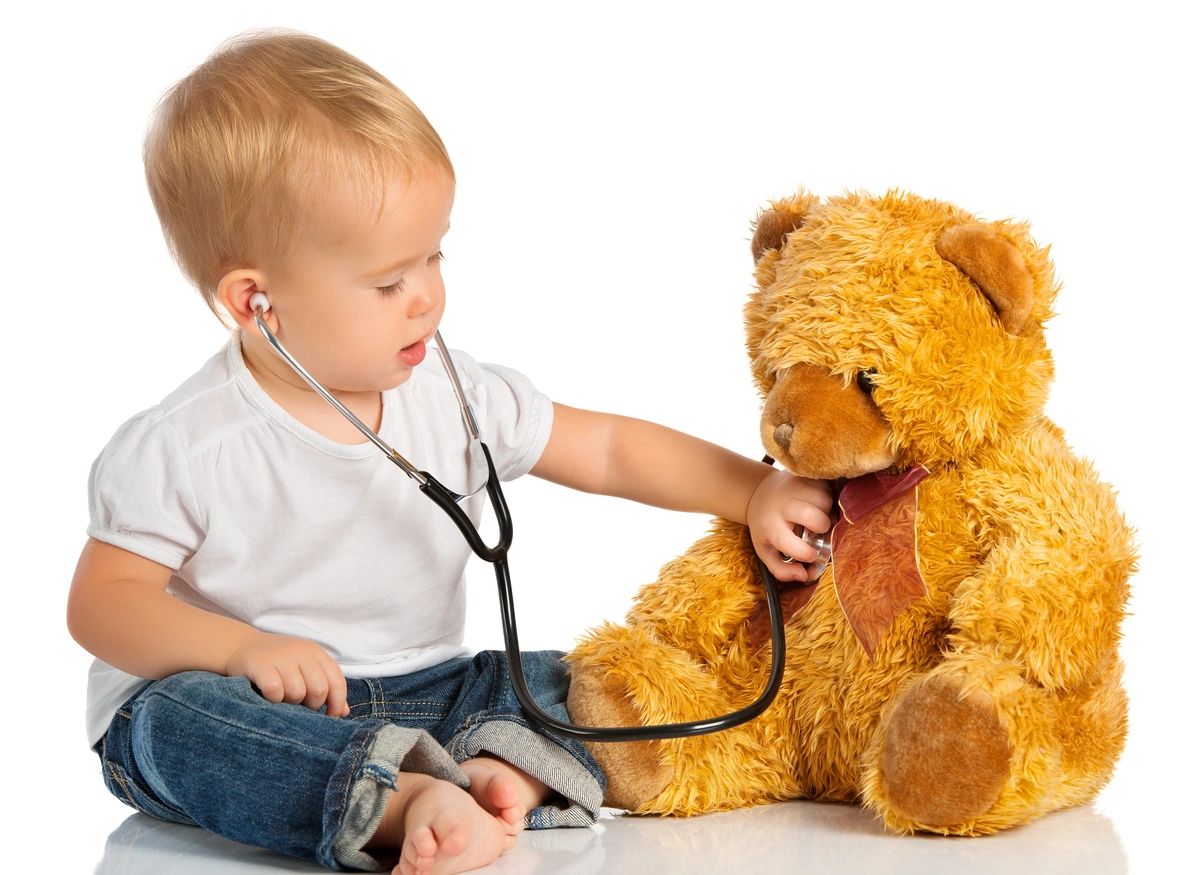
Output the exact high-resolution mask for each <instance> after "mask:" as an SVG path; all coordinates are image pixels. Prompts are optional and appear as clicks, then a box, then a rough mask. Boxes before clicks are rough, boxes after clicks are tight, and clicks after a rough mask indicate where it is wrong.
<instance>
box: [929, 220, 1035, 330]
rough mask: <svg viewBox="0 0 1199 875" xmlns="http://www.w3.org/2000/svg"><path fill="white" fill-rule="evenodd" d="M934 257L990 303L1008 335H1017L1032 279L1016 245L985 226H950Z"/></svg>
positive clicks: (1024, 320) (1023, 320)
mask: <svg viewBox="0 0 1199 875" xmlns="http://www.w3.org/2000/svg"><path fill="white" fill-rule="evenodd" d="M936 246H937V254H939V255H940V256H941V257H942V258H944V259H945V260H946V261H948V262H949V263H950V264H952V265H953V266H954V267H956V268H957V269H958V270H960V271H961V272H962V273H964V274H965V275H966V276H967V277H969V279H970V281H971V282H973V283H974V285H976V286H977V287H978V288H979V289H980V290H981V291H982V293H983V294H984V295H986V296H987V298H988V300H990V302H991V305H992V306H993V307H994V308H995V312H996V313H997V314H998V315H999V321H1000V323H1001V324H1002V325H1003V327H1004V329H1005V330H1006V331H1007V332H1008V333H1009V334H1020V333H1021V332H1022V331H1023V329H1024V328H1025V327H1026V325H1027V323H1028V317H1029V315H1030V314H1031V313H1032V309H1033V303H1034V298H1033V276H1032V272H1031V271H1030V270H1029V268H1028V263H1027V262H1026V261H1025V260H1024V256H1023V255H1021V254H1020V250H1019V249H1017V248H1016V245H1015V244H1014V243H1012V242H1011V241H1010V240H1008V239H1007V238H1006V237H1004V236H1002V235H1001V234H1000V233H999V232H998V231H996V230H995V229H994V228H992V227H991V226H989V225H985V224H982V223H980V222H971V223H968V224H964V225H951V226H949V227H948V228H946V229H945V230H943V231H942V232H941V233H940V235H938V237H937V244H936Z"/></svg>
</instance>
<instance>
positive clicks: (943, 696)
mask: <svg viewBox="0 0 1199 875" xmlns="http://www.w3.org/2000/svg"><path fill="white" fill-rule="evenodd" d="M971 663H973V664H971ZM1054 712H1055V709H1054V701H1053V697H1052V696H1051V694H1050V693H1049V692H1048V691H1046V690H1045V689H1044V688H1042V687H1039V686H1037V685H1031V684H1028V683H1026V682H1025V681H1024V679H1023V678H1022V676H1021V674H1020V672H1019V670H1018V667H1017V666H1016V665H1014V664H1012V663H1000V664H996V663H994V662H993V661H991V660H989V659H987V658H986V657H982V656H979V657H975V658H974V659H971V658H969V657H959V658H957V659H955V660H953V661H951V662H946V663H943V664H942V665H941V666H939V667H938V668H936V669H934V670H933V671H932V672H929V673H928V674H926V675H924V676H922V677H920V678H918V679H917V680H916V681H915V682H914V683H912V684H911V685H909V686H908V687H907V689H906V690H905V691H904V692H902V693H901V694H900V695H899V696H898V697H897V699H896V700H895V701H894V702H893V703H892V705H891V706H889V707H888V709H887V710H886V712H885V713H884V715H883V718H882V721H881V723H880V726H879V728H878V731H877V734H876V736H875V739H874V743H873V744H872V746H871V748H870V749H869V751H868V753H867V757H866V762H865V766H866V768H865V774H864V781H863V791H862V796H863V801H864V803H865V804H866V806H867V807H869V808H871V809H873V810H874V811H876V812H878V813H879V814H880V815H881V816H882V817H883V820H884V822H885V823H886V825H887V827H888V828H890V829H891V830H893V831H896V832H912V831H916V830H921V831H927V832H936V833H943V834H947V835H983V834H988V833H994V832H996V831H998V830H1000V829H1004V828H1006V827H1010V826H1015V825H1017V824H1021V823H1027V822H1028V821H1030V820H1032V819H1033V818H1035V817H1037V816H1039V815H1040V814H1043V813H1044V812H1046V811H1049V810H1052V809H1053V808H1057V807H1061V805H1062V804H1065V803H1063V801H1062V800H1060V799H1056V798H1054V794H1055V793H1056V792H1057V788H1059V787H1060V785H1061V782H1062V780H1063V778H1064V777H1065V776H1064V775H1063V773H1062V768H1061V766H1062V745H1061V741H1060V739H1059V737H1058V734H1057V725H1056V720H1055V713H1054Z"/></svg>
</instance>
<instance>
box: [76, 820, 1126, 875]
mask: <svg viewBox="0 0 1199 875" xmlns="http://www.w3.org/2000/svg"><path fill="white" fill-rule="evenodd" d="M318 871H321V870H320V869H318V868H317V867H316V866H314V865H309V864H305V863H302V862H298V861H293V860H290V859H287V858H285V857H282V856H278V855H275V854H271V853H269V852H266V851H262V850H259V849H257V848H250V847H246V846H244V845H239V844H235V843H233V842H230V841H226V840H225V839H222V838H220V837H218V836H215V835H212V834H210V833H206V832H204V831H202V830H200V829H198V828H192V827H185V826H179V825H177V824H170V823H161V822H159V821H156V820H153V819H152V818H149V817H146V816H145V815H142V814H133V815H131V816H130V817H129V818H127V819H126V820H125V821H124V822H123V823H121V824H120V826H118V827H117V828H116V829H115V830H114V831H113V833H112V834H111V835H110V836H109V838H108V842H107V844H106V845H105V848H104V855H103V859H102V860H101V861H100V865H99V866H98V867H97V869H96V873H97V875H117V873H120V875H151V873H153V875H159V873H163V872H169V873H179V875H218V873H219V875H248V873H252V872H253V873H262V872H318ZM476 871H477V872H480V873H504V875H551V873H567V875H593V873H619V875H640V873H646V875H675V873H678V875H695V873H706V872H754V873H769V872H803V873H805V875H809V873H821V872H869V873H908V872H911V873H920V875H940V873H944V875H959V873H971V875H989V873H1013V872H1027V873H1038V875H1057V873H1061V875H1073V873H1079V872H1085V873H1087V875H1121V873H1124V872H1127V871H1128V867H1127V864H1126V861H1125V856H1124V850H1123V848H1122V847H1121V845H1120V840H1119V838H1117V836H1116V830H1115V828H1114V827H1113V825H1112V822H1111V820H1110V819H1108V818H1107V817H1105V816H1103V815H1101V814H1099V813H1097V812H1096V811H1095V810H1094V808H1093V807H1091V806H1087V807H1085V808H1078V809H1074V810H1071V811H1064V812H1059V813H1057V814H1054V815H1051V816H1049V817H1045V818H1042V819H1041V820H1039V821H1037V822H1036V823H1033V824H1031V825H1029V826H1027V827H1024V828H1021V829H1016V830H1011V831H1009V832H1006V833H1003V834H1000V835H997V836H989V837H986V838H975V839H961V838H941V837H937V836H892V835H888V834H886V833H884V832H883V830H882V828H881V827H880V826H879V825H878V824H877V823H876V822H875V821H874V820H873V818H871V817H870V816H869V815H867V814H866V813H865V812H863V811H862V810H861V809H859V808H857V807H854V806H848V805H826V804H820V803H814V802H787V803H780V804H778V805H764V806H760V807H758V808H753V809H747V810H743V811H732V812H725V813H721V814H712V815H707V816H705V817H695V818H690V819H686V820H681V819H672V818H639V817H622V816H617V817H613V816H611V815H610V814H609V813H607V812H605V817H604V818H603V819H601V821H600V825H599V827H598V828H596V829H590V830H589V829H559V830H542V831H538V832H530V831H526V832H525V833H523V834H522V835H521V837H520V839H519V841H518V844H517V846H516V847H515V848H513V849H512V850H511V851H509V852H508V853H507V854H505V855H504V856H502V857H500V859H499V860H497V861H496V862H495V863H493V864H492V865H490V866H487V867H484V868H483V869H478V870H476Z"/></svg>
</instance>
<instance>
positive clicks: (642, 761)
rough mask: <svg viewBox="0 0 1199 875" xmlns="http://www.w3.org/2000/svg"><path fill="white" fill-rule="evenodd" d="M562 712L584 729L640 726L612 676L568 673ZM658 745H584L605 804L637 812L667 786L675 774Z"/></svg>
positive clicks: (623, 690) (624, 690) (625, 694)
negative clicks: (602, 779)
mask: <svg viewBox="0 0 1199 875" xmlns="http://www.w3.org/2000/svg"><path fill="white" fill-rule="evenodd" d="M566 710H567V711H568V712H569V713H570V717H571V720H572V721H573V722H575V723H578V724H580V725H582V726H638V725H640V724H641V719H640V717H639V716H638V715H637V712H636V711H635V710H634V708H633V706H632V703H630V702H629V699H628V689H627V687H626V686H625V684H624V682H623V681H621V680H620V679H619V678H617V677H615V676H613V675H605V674H604V673H603V672H599V671H589V670H587V669H579V670H576V671H575V672H573V673H572V676H571V684H570V693H569V694H568V695H567V698H566ZM659 747H660V742H657V741H617V742H595V743H591V742H588V743H587V749H588V750H589V751H590V752H591V755H592V756H594V757H595V760H596V762H598V763H599V764H600V768H602V769H603V770H604V774H605V775H606V776H607V778H608V790H607V792H606V793H605V794H604V804H605V805H608V806H611V807H613V808H625V809H628V810H630V811H633V810H636V809H637V808H638V807H640V806H641V805H643V804H645V803H646V802H649V801H650V800H651V799H653V798H655V797H656V796H657V795H658V794H659V793H661V792H662V790H663V789H665V787H666V785H667V784H668V783H670V779H671V778H672V777H673V776H674V769H673V768H671V767H670V766H668V765H666V764H665V763H664V762H663V760H662V753H661V751H660V750H659Z"/></svg>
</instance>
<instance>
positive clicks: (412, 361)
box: [399, 340, 427, 368]
mask: <svg viewBox="0 0 1199 875" xmlns="http://www.w3.org/2000/svg"><path fill="white" fill-rule="evenodd" d="M426 352H427V350H426V348H425V342H424V341H423V340H418V341H417V342H416V343H413V344H410V345H408V346H406V347H404V348H403V349H401V350H400V353H399V359H400V361H402V362H403V363H404V364H406V365H407V366H408V367H410V368H414V367H416V366H417V365H419V364H420V363H421V362H423V361H424V360H425V353H426Z"/></svg>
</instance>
